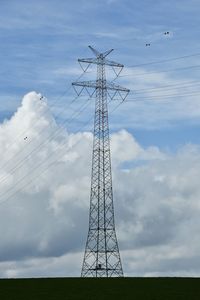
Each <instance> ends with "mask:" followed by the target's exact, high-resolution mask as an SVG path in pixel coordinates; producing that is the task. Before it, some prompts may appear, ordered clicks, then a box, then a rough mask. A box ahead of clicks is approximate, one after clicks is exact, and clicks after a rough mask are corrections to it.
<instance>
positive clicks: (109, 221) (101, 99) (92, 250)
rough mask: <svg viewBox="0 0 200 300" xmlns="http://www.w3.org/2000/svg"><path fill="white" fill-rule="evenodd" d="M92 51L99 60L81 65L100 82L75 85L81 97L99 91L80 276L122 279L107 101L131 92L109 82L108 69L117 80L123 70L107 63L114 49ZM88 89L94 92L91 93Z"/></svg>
mask: <svg viewBox="0 0 200 300" xmlns="http://www.w3.org/2000/svg"><path fill="white" fill-rule="evenodd" d="M89 48H90V49H91V50H92V52H93V54H95V56H96V57H95V58H85V59H78V62H79V63H80V65H81V67H82V68H83V63H86V64H87V67H86V68H83V70H84V71H85V70H87V69H88V67H89V65H90V64H96V65H97V79H96V81H81V82H73V83H72V85H73V87H74V88H75V90H76V92H77V94H78V95H80V94H81V93H82V91H83V90H84V89H86V91H87V92H88V93H89V95H91V94H94V92H95V91H96V102H95V117H94V138H93V156H92V177H91V192H90V213H89V231H88V237H87V242H86V248H85V254H84V260H83V265H82V271H81V276H82V277H122V276H123V270H122V264H121V259H120V254H119V248H118V243H117V237H116V232H115V222H114V207H113V189H112V172H111V155H110V138H109V125H108V107H107V98H108V97H110V98H111V99H113V98H114V97H115V96H116V95H117V94H118V95H119V96H120V97H121V99H122V100H124V99H125V98H126V96H127V95H128V93H129V90H128V89H126V88H123V87H121V86H119V85H116V84H114V83H112V82H108V81H106V74H105V66H106V65H107V66H110V67H112V68H113V70H114V72H115V74H116V75H117V76H118V75H119V73H120V72H121V70H122V69H123V67H124V66H123V65H122V64H119V63H116V62H114V61H110V60H107V58H106V57H107V56H108V55H109V54H110V53H111V52H112V51H113V49H111V50H108V51H106V52H104V53H99V52H98V51H97V50H95V49H94V48H92V47H91V46H89ZM117 69H118V72H117ZM89 88H92V89H93V92H92V93H90V90H89ZM78 89H80V90H79V92H78Z"/></svg>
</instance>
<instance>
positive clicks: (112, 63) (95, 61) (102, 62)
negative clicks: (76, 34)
mask: <svg viewBox="0 0 200 300" xmlns="http://www.w3.org/2000/svg"><path fill="white" fill-rule="evenodd" d="M78 62H79V63H88V64H96V65H99V64H100V65H106V66H110V67H118V68H123V67H124V65H122V64H119V63H118V62H115V61H112V60H108V59H105V58H103V59H102V60H100V59H99V58H79V59H78Z"/></svg>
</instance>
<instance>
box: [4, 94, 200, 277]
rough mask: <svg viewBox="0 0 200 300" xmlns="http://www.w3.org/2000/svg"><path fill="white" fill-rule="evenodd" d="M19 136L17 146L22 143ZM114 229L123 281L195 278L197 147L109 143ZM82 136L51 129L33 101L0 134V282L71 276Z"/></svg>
mask: <svg viewBox="0 0 200 300" xmlns="http://www.w3.org/2000/svg"><path fill="white" fill-rule="evenodd" d="M26 137H27V138H26ZM111 148H112V165H113V186H114V201H115V214H116V227H117V236H118V240H119V246H120V249H121V255H122V261H123V265H124V271H125V274H127V275H135V276H137V275H139V276H157V275H163V276H168V275H183V276H184V275H188V276H190V275H191V276H196V275H199V274H200V265H199V263H198V261H199V250H200V242H199V238H198V232H199V227H200V221H199V213H200V200H199V199H200V186H199V182H198V178H199V177H200V147H199V146H197V145H186V146H184V147H182V148H181V149H179V150H178V151H177V153H175V154H170V153H163V152H162V151H160V149H158V148H157V147H156V146H154V145H153V146H152V147H148V148H143V147H142V146H141V145H139V144H138V142H137V141H136V139H135V138H134V137H133V136H132V135H131V134H130V133H129V132H127V131H126V130H121V131H119V132H115V133H114V134H113V135H112V137H111ZM91 151H92V134H91V133H90V132H76V133H70V132H68V130H67V129H61V128H60V127H59V125H58V124H57V123H56V122H55V119H54V117H53V115H52V114H51V112H50V111H49V108H48V104H47V101H46V99H41V97H40V94H37V93H35V92H31V93H29V94H27V95H26V96H25V97H24V98H23V100H22V103H21V106H20V107H19V108H18V110H17V112H16V113H15V114H14V115H13V117H12V118H11V119H10V120H6V121H4V123H2V124H1V126H0V155H1V168H0V188H1V199H0V219H1V226H0V236H1V246H0V276H1V277H23V276H24V277H28V276H65V275H66V276H79V274H80V268H81V261H82V256H83V251H84V246H85V241H86V235H87V230H88V209H89V194H90V174H91Z"/></svg>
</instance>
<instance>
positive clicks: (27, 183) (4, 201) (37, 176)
mask: <svg viewBox="0 0 200 300" xmlns="http://www.w3.org/2000/svg"><path fill="white" fill-rule="evenodd" d="M110 101H111V100H110ZM122 103H123V101H122V102H120V105H121V104H122ZM118 107H119V104H118V105H117V106H116V107H115V108H114V109H113V110H112V111H111V114H112V113H113V112H114V111H115V110H116V109H117V108H118ZM85 108H87V107H85ZM92 119H93V116H92V117H91V118H90V119H89V120H88V121H87V122H86V123H85V124H84V126H80V127H79V128H78V129H77V130H76V131H75V133H78V132H79V131H80V130H83V129H84V128H85V127H86V126H87V125H88V124H89V123H90V122H91V120H92ZM73 134H74V133H73ZM67 143H68V141H65V142H64V143H62V146H63V148H64V146H65V145H66V144H67ZM78 143H80V140H79V141H78ZM78 143H77V144H78ZM77 144H76V146H77ZM59 147H60V145H59ZM73 147H74V146H72V148H73ZM57 148H58V147H56V148H55V149H54V150H57ZM72 148H71V149H72ZM71 149H70V151H71ZM60 150H62V149H58V151H60ZM54 153H55V151H54V152H53V153H52V154H51V155H50V156H49V157H48V158H47V159H46V160H44V161H42V162H41V163H40V164H39V165H36V166H35V168H33V169H32V170H31V171H32V173H33V172H34V171H35V170H36V169H38V168H39V167H40V166H41V165H43V164H44V162H46V161H47V160H48V159H49V158H50V157H51V156H52V155H53V154H54ZM59 158H60V157H59V156H58V157H57V158H56V159H55V160H54V161H53V162H52V163H51V164H50V165H48V166H47V167H46V168H45V169H43V170H42V171H40V172H39V175H38V174H36V176H34V177H31V178H30V180H29V181H28V182H26V183H25V184H24V185H23V186H22V187H21V188H19V189H18V190H17V191H16V190H14V188H15V187H16V186H17V185H18V184H19V183H21V182H22V181H23V180H24V179H25V178H26V177H27V174H26V175H24V176H23V177H22V178H21V179H20V180H18V182H16V183H15V184H14V185H12V187H11V188H10V189H8V190H7V191H5V193H3V194H2V195H1V197H3V196H4V195H6V194H7V193H8V192H9V191H12V190H14V192H13V193H12V194H11V195H8V196H7V197H6V198H5V199H4V200H3V201H0V205H2V204H4V203H6V202H7V201H8V200H10V199H11V198H12V197H13V196H14V195H15V194H16V192H21V191H23V189H24V188H25V187H27V186H28V185H30V184H31V183H32V182H33V181H34V180H35V179H38V178H39V177H40V176H41V175H43V174H44V173H45V172H46V171H47V170H48V169H49V168H50V167H51V166H53V165H54V164H55V163H56V162H57V161H58V160H59ZM29 174H30V173H29Z"/></svg>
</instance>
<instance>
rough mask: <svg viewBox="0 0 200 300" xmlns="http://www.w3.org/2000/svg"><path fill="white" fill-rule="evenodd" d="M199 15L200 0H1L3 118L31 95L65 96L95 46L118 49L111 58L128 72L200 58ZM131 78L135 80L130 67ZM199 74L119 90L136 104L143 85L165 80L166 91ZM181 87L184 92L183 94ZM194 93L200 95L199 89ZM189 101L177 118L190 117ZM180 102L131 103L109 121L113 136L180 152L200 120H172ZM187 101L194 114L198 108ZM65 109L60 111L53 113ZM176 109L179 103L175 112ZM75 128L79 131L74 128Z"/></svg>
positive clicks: (174, 75) (166, 67)
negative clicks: (122, 133)
mask: <svg viewBox="0 0 200 300" xmlns="http://www.w3.org/2000/svg"><path fill="white" fill-rule="evenodd" d="M199 10H200V4H199V2H198V1H167V2H166V1H151V0H148V1H147V0H146V1H119V0H113V1H112V0H110V1H109V0H107V1H106V0H103V1H44V0H43V1H34V2H30V1H22V0H15V1H4V0H1V20H0V42H1V52H0V54H1V55H0V64H1V70H0V72H1V96H0V98H1V105H0V110H1V111H0V116H1V119H3V118H4V117H7V116H9V115H11V114H12V113H13V111H15V110H16V108H17V106H18V105H19V103H20V101H21V98H22V96H23V95H24V94H26V93H27V92H29V91H32V90H36V91H38V92H41V93H42V94H44V96H45V97H47V99H48V101H49V104H50V106H51V104H52V103H53V102H54V101H56V100H57V98H59V97H60V95H62V93H64V92H65V91H66V90H67V88H68V86H69V85H70V82H71V81H73V80H75V79H76V78H77V77H78V75H79V66H78V64H77V62H76V61H77V58H79V57H91V53H90V51H89V49H87V46H88V45H89V44H91V45H93V46H95V47H96V48H97V49H99V50H102V51H104V50H107V49H109V48H114V49H115V52H113V54H112V56H110V58H111V59H113V60H116V61H119V62H121V63H123V64H124V65H125V68H126V67H127V68H128V67H129V66H133V65H138V64H139V65H140V64H143V63H144V64H145V63H149V62H154V61H158V60H163V59H168V58H169V59H170V58H175V57H180V56H184V55H190V54H195V53H198V52H199V49H200V45H199V40H198V35H199V28H198V25H199ZM165 31H169V32H170V36H164V35H163V33H164V32H165ZM146 43H151V46H150V47H145V44H146ZM199 58H200V56H193V57H188V58H185V59H182V60H181V59H180V60H177V61H171V62H168V63H160V64H152V65H149V66H148V65H147V66H143V67H142V69H141V70H140V69H139V70H138V69H137V72H136V74H138V73H139V74H140V73H146V72H147V73H150V72H159V71H163V70H164V71H165V70H169V69H174V68H183V67H185V66H193V65H198V64H199V63H198V61H199ZM132 70H134V69H132ZM125 71H126V73H128V74H130V72H129V68H128V69H126V70H125ZM199 72H200V70H199V68H196V69H187V70H182V71H175V72H168V73H164V74H165V75H166V77H165V78H162V84H161V79H160V78H159V73H158V74H155V75H157V78H155V79H154V80H153V78H152V76H150V75H147V76H146V77H145V79H144V78H143V76H136V77H134V76H132V77H131V76H129V77H128V76H127V77H122V78H120V80H118V83H121V84H123V85H125V86H126V85H127V84H128V87H129V88H131V90H132V91H133V94H132V95H130V96H129V98H131V99H134V90H137V89H138V87H140V86H141V84H142V87H144V88H145V87H146V88H151V87H157V86H159V85H163V84H164V82H165V81H166V84H168V83H169V82H170V84H173V82H174V83H177V82H180V83H181V82H189V81H194V80H196V81H198V76H199ZM80 74H81V70H80ZM161 75H162V74H161ZM148 76H150V77H149V78H151V80H149V78H148ZM87 78H88V79H89V78H91V79H94V78H95V72H94V71H93V72H92V73H89V74H88V75H87ZM183 85H184V84H182V85H180V87H179V90H178V93H180V92H181V89H182V88H183ZM190 91H191V89H190ZM195 91H197V92H198V87H196V88H195ZM184 92H185V91H184ZM170 93H173V91H172V92H171V91H169V92H168V94H170ZM165 94H166V93H165ZM150 95H151V94H150ZM73 96H74V95H73V91H72V90H70V91H68V92H67V93H66V95H65V97H63V98H62V99H61V100H60V106H61V109H62V108H63V106H64V107H66V103H67V101H70V99H71V98H72V97H73ZM142 96H146V94H142ZM188 97H189V96H185V97H183V98H184V99H185V98H187V99H188ZM149 98H150V97H149ZM184 99H183V101H179V104H178V107H177V108H176V109H177V110H178V111H179V112H180V110H181V111H182V110H184V106H185V102H184ZM159 100H160V99H159ZM178 100H180V98H179V99H178V98H177V99H176V98H173V99H169V101H168V103H167V104H165V105H160V103H159V104H158V105H157V103H156V105H154V104H153V106H151V104H150V105H149V104H147V105H146V107H145V105H144V103H142V104H140V103H138V102H137V105H136V107H135V104H134V103H130V102H129V103H125V104H124V105H123V107H122V106H120V107H119V109H118V110H117V111H116V112H115V114H113V116H111V129H113V130H115V128H116V127H115V124H117V127H121V128H126V129H128V130H130V131H131V132H133V133H134V134H135V135H136V136H137V139H138V140H139V141H140V143H142V144H143V145H149V144H151V143H154V144H157V145H159V146H161V147H164V148H166V147H169V148H171V149H174V148H176V147H177V146H178V145H179V144H185V143H188V142H192V143H199V142H200V140H199V135H198V129H199V125H200V122H199V117H200V113H198V114H197V115H195V116H193V115H191V114H190V113H189V112H188V114H183V115H182V116H177V118H176V116H173V118H171V111H170V106H171V103H172V102H173V101H174V102H178ZM181 100H182V99H181ZM189 100H190V101H191V103H193V107H194V109H195V102H193V99H189ZM195 100H197V97H195ZM152 101H153V99H152ZM141 102H144V101H141ZM154 102H155V100H154ZM180 102H183V103H182V104H180ZM112 105H114V104H112ZM60 106H58V107H54V109H55V114H56V113H57V112H58V110H59V109H60ZM173 106H174V103H172V107H171V110H173V109H174V108H173ZM92 109H93V108H91V110H90V112H91V113H92ZM147 109H148V113H147ZM120 110H121V112H120ZM185 110H186V111H187V106H186V107H185ZM66 111H67V109H66ZM122 112H123V113H124V114H125V118H123V114H122ZM160 112H161V115H162V116H163V122H162V120H155V122H154V124H153V125H152V124H149V121H150V119H154V118H155V115H157V116H158V114H159V113H160ZM164 112H166V114H164ZM127 114H128V122H124V120H126V121H127ZM138 114H139V115H141V122H139V121H137V122H136V123H137V124H136V123H135V122H134V118H135V115H136V116H137V119H138ZM144 116H145V117H144ZM64 117H65V116H63V118H64ZM81 118H83V119H84V118H85V116H84V115H83V116H81ZM144 118H145V120H144ZM132 120H133V122H132ZM139 123H140V124H139ZM151 123H152V122H151ZM75 127H76V124H73V126H72V128H75ZM72 130H73V129H72ZM151 137H152V139H151ZM164 137H165V138H164Z"/></svg>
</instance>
